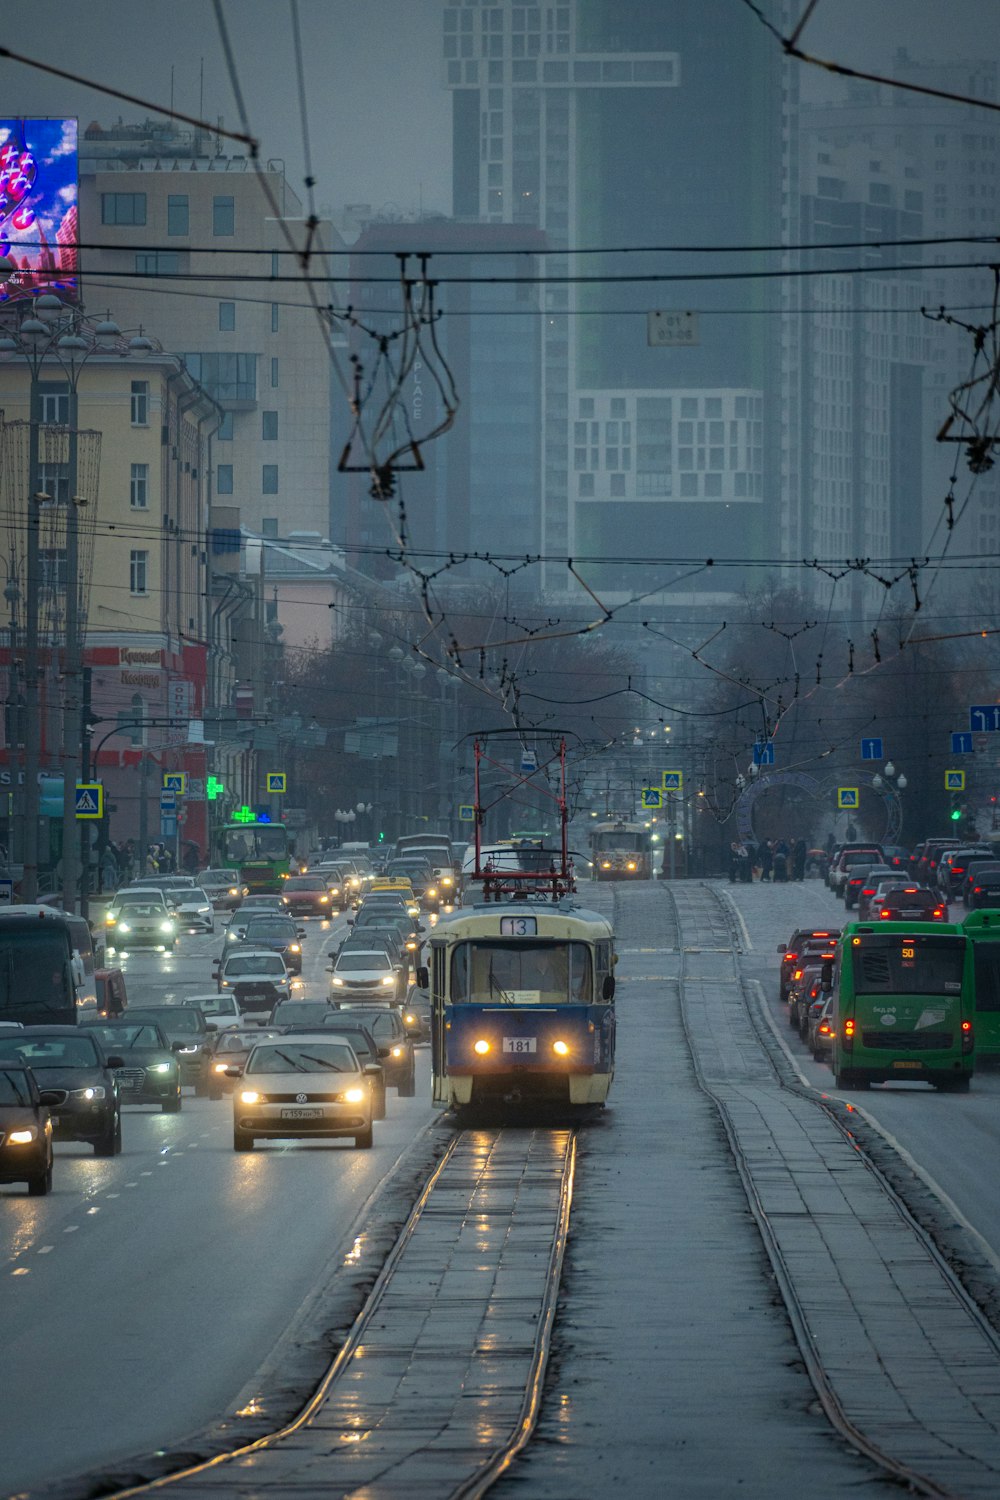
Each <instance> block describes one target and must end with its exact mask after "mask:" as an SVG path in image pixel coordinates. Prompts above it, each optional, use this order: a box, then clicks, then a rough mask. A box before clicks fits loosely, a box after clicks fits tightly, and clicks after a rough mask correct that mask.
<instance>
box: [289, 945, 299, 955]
mask: <svg viewBox="0 0 1000 1500" xmlns="http://www.w3.org/2000/svg"><path fill="white" fill-rule="evenodd" d="M288 951H289V953H301V952H302V949H301V948H300V947H299V945H298V943H289V945H288Z"/></svg>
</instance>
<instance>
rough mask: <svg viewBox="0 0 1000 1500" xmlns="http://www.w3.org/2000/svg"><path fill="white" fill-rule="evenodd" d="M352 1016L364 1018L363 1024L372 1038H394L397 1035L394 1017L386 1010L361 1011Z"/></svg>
mask: <svg viewBox="0 0 1000 1500" xmlns="http://www.w3.org/2000/svg"><path fill="white" fill-rule="evenodd" d="M353 1014H357V1015H361V1016H363V1017H364V1023H365V1025H366V1026H367V1027H368V1030H369V1031H370V1032H371V1034H372V1036H373V1037H376V1038H378V1037H387V1038H391V1037H395V1036H398V1035H399V1033H398V1031H397V1029H396V1017H395V1015H394V1014H393V1013H392V1012H391V1011H388V1010H382V1011H378V1010H363V1011H357V1012H354V1013H353Z"/></svg>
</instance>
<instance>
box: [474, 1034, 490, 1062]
mask: <svg viewBox="0 0 1000 1500" xmlns="http://www.w3.org/2000/svg"><path fill="white" fill-rule="evenodd" d="M472 1050H473V1052H476V1053H478V1054H479V1056H480V1057H485V1056H486V1054H487V1052H488V1051H489V1050H490V1044H489V1042H488V1041H487V1040H486V1038H485V1037H484V1036H481V1037H480V1038H479V1040H478V1042H476V1043H475V1044H474V1046H473V1048H472Z"/></svg>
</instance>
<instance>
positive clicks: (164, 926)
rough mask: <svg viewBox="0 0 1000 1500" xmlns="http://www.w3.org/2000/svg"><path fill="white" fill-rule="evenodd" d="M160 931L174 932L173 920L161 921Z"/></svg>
mask: <svg viewBox="0 0 1000 1500" xmlns="http://www.w3.org/2000/svg"><path fill="white" fill-rule="evenodd" d="M160 931H161V932H164V933H167V934H169V933H172V932H173V931H174V924H173V922H161V923H160Z"/></svg>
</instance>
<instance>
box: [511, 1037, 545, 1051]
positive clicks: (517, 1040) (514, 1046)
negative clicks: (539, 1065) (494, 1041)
mask: <svg viewBox="0 0 1000 1500" xmlns="http://www.w3.org/2000/svg"><path fill="white" fill-rule="evenodd" d="M503 1050H504V1051H505V1052H535V1051H537V1050H538V1049H537V1044H536V1041H535V1038H534V1037H533V1036H505V1037H504V1039H503Z"/></svg>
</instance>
